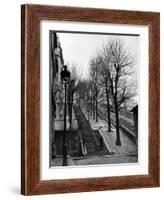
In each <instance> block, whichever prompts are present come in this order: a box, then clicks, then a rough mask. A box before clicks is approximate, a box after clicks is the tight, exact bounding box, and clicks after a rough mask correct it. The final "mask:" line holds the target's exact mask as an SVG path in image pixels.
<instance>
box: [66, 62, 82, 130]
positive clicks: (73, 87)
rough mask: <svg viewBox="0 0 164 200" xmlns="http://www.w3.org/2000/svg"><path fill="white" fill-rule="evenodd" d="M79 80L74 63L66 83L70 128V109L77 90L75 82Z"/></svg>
mask: <svg viewBox="0 0 164 200" xmlns="http://www.w3.org/2000/svg"><path fill="white" fill-rule="evenodd" d="M78 81H79V75H78V72H77V66H76V65H75V64H73V65H72V67H71V80H70V83H69V85H68V93H67V96H68V113H69V123H70V128H72V109H73V103H74V94H75V91H76V90H77V84H78Z"/></svg>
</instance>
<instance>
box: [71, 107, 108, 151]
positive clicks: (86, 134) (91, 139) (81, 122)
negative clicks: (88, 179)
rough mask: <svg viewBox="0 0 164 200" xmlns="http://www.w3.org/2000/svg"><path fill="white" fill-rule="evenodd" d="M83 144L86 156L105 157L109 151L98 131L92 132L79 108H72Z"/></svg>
mask: <svg viewBox="0 0 164 200" xmlns="http://www.w3.org/2000/svg"><path fill="white" fill-rule="evenodd" d="M74 112H75V115H76V118H77V121H78V126H79V130H80V132H81V135H82V138H83V143H84V145H86V150H87V154H88V155H107V154H109V151H108V149H107V147H106V145H105V143H104V142H103V140H102V138H101V135H100V133H99V131H98V130H92V128H91V126H90V123H89V121H88V120H87V119H86V118H85V115H84V114H83V113H82V111H81V108H80V107H79V106H74Z"/></svg>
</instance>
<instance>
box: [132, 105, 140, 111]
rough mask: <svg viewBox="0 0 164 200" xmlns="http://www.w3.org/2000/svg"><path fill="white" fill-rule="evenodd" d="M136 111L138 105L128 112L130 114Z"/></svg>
mask: <svg viewBox="0 0 164 200" xmlns="http://www.w3.org/2000/svg"><path fill="white" fill-rule="evenodd" d="M137 111H138V105H136V106H134V107H133V108H132V109H131V110H130V112H137Z"/></svg>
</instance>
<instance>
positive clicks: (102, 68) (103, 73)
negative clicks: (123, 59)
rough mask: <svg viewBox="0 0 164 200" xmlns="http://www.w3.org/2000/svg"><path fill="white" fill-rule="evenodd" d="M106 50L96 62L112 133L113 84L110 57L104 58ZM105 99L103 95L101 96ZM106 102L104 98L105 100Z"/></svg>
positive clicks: (109, 127)
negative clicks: (111, 82) (111, 103)
mask: <svg viewBox="0 0 164 200" xmlns="http://www.w3.org/2000/svg"><path fill="white" fill-rule="evenodd" d="M105 53H106V52H105V49H104V52H103V53H102V52H99V53H98V54H97V55H96V62H97V65H98V74H99V82H100V83H101V86H102V89H103V88H104V90H105V96H106V108H107V114H108V131H109V132H110V131H111V116H110V112H111V105H110V98H111V89H110V88H111V84H110V80H109V77H108V71H109V70H110V69H109V65H108V63H109V60H110V59H109V57H107V56H104V54H105ZM101 96H102V97H103V94H102V95H101ZM103 100H104V98H103Z"/></svg>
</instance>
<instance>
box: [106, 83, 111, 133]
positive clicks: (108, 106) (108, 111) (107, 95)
mask: <svg viewBox="0 0 164 200" xmlns="http://www.w3.org/2000/svg"><path fill="white" fill-rule="evenodd" d="M106 100H107V113H108V131H109V132H110V131H111V119H110V104H109V92H108V88H107V85H106Z"/></svg>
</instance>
